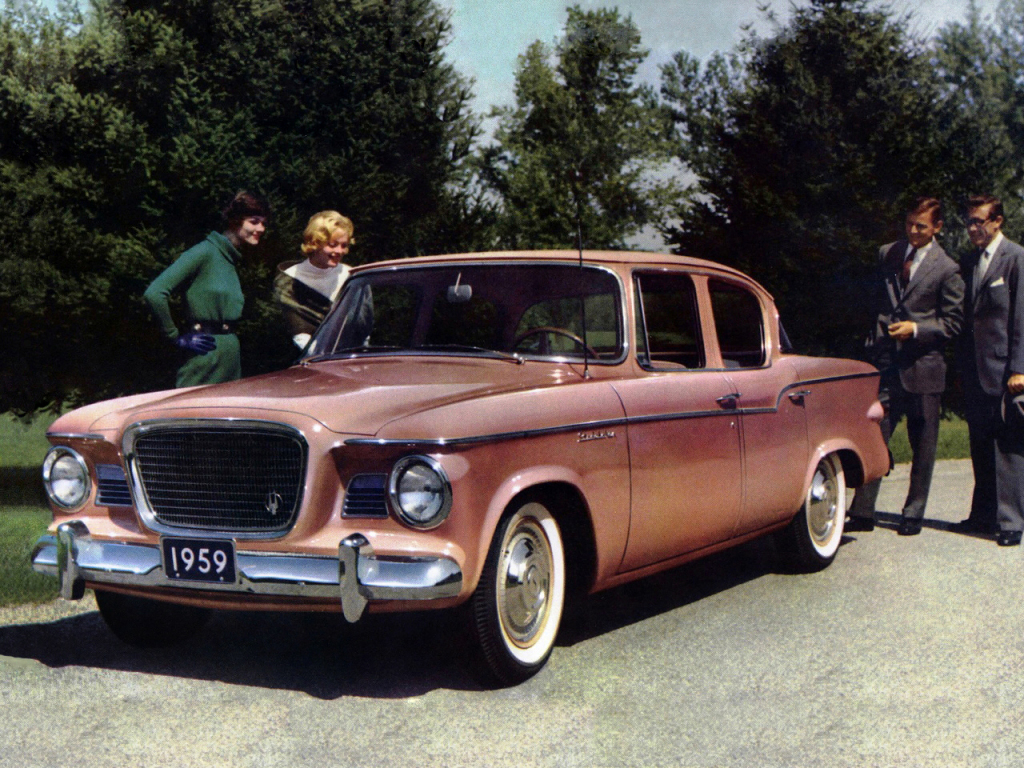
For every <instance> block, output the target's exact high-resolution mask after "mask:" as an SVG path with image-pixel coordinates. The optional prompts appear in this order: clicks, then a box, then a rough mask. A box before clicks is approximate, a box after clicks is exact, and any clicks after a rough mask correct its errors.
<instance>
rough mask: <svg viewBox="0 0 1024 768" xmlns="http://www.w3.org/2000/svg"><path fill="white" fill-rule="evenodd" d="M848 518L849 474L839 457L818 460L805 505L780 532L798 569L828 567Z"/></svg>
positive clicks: (786, 551)
mask: <svg viewBox="0 0 1024 768" xmlns="http://www.w3.org/2000/svg"><path fill="white" fill-rule="evenodd" d="M845 518H846V477H845V475H844V474H843V464H842V462H841V461H840V460H839V456H838V455H836V454H834V453H830V454H829V455H828V456H825V457H824V458H823V459H821V461H819V462H818V466H817V467H816V468H815V470H814V477H812V478H811V485H810V487H809V488H808V489H807V496H806V497H805V498H804V503H803V506H802V507H801V508H800V511H799V512H797V514H796V517H794V518H793V521H792V522H791V523H790V524H789V527H788V528H786V529H785V530H783V531H782V532H781V533H780V535H779V543H780V545H781V548H782V551H783V554H784V556H785V557H786V559H787V561H788V563H789V565H791V566H792V567H793V568H795V569H797V570H802V571H817V570H820V569H822V568H825V567H827V566H828V565H829V564H830V563H831V562H832V561H833V560H834V559H835V556H836V552H837V551H838V550H839V542H840V540H841V539H842V538H843V521H844V520H845Z"/></svg>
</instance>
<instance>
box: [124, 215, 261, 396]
mask: <svg viewBox="0 0 1024 768" xmlns="http://www.w3.org/2000/svg"><path fill="white" fill-rule="evenodd" d="M240 258H241V254H239V252H238V249H237V248H235V246H233V245H232V244H231V241H229V240H228V239H227V238H226V237H224V235H222V234H220V233H219V232H211V233H210V234H209V235H207V236H206V239H205V240H203V241H202V242H201V243H199V244H197V245H195V246H193V247H192V248H189V249H188V250H187V251H185V252H184V253H183V254H181V256H179V257H178V258H177V260H176V261H175V262H174V263H173V264H171V265H170V266H169V267H168V268H167V269H165V270H164V271H163V272H161V273H160V276H159V277H157V278H156V280H154V281H153V282H152V283H151V284H150V286H149V288H147V289H146V293H145V294H144V298H145V299H146V301H147V302H149V306H150V307H152V309H153V314H155V315H156V318H157V321H158V322H159V323H160V327H161V328H162V329H163V332H164V334H166V336H167V338H169V339H171V340H174V339H176V338H178V335H179V332H178V328H177V326H176V325H175V324H174V319H173V318H172V317H171V308H170V304H169V301H168V300H169V298H170V296H171V294H172V293H174V292H175V291H177V290H179V289H180V288H181V287H182V286H185V306H186V311H187V312H188V326H192V325H193V324H194V323H204V324H219V323H234V322H236V321H237V320H238V319H239V318H240V317H241V316H242V305H243V304H244V303H245V297H244V296H243V295H242V286H241V284H240V283H239V281H238V271H237V269H236V268H235V265H236V264H237V263H238V260H239V259H240ZM213 338H214V340H215V341H216V343H217V347H216V349H214V350H213V351H212V352H209V353H207V354H205V355H192V356H191V357H190V358H189V359H188V361H186V362H185V364H184V365H183V366H181V368H179V369H178V375H177V380H176V386H179V387H194V386H198V385H200V384H216V383H218V382H222V381H234V380H236V379H240V378H241V377H242V360H241V349H240V347H239V344H238V337H237V336H236V335H235V334H234V333H217V334H216V335H214V337H213Z"/></svg>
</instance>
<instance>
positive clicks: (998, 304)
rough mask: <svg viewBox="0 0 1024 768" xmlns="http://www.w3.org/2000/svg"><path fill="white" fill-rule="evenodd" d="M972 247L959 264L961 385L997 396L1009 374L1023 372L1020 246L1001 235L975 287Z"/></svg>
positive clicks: (1022, 256) (1022, 252)
mask: <svg viewBox="0 0 1024 768" xmlns="http://www.w3.org/2000/svg"><path fill="white" fill-rule="evenodd" d="M980 256H981V253H980V252H979V251H973V252H971V253H969V254H968V255H967V256H965V257H964V258H963V260H962V262H961V266H962V269H963V273H964V277H965V278H966V285H967V288H966V290H967V298H966V304H965V314H964V334H963V336H962V337H961V341H960V343H959V344H958V353H959V355H958V356H959V359H960V366H961V372H962V373H963V377H964V386H965V389H966V390H967V391H968V392H970V390H971V388H972V387H980V388H981V390H982V391H983V392H984V393H985V394H986V395H992V396H995V397H998V396H1001V395H1002V394H1003V392H1004V391H1005V389H1006V380H1007V379H1008V378H1009V377H1010V374H1011V373H1024V311H1022V310H1024V307H1022V306H1020V305H1019V301H1020V293H1019V286H1020V281H1021V271H1022V270H1024V248H1021V247H1020V246H1019V245H1017V243H1014V242H1012V241H1010V240H1007V239H1006V238H1003V242H1002V243H1001V244H1000V246H999V249H998V250H997V251H996V252H995V253H994V254H993V256H992V261H991V262H990V263H989V268H988V271H987V272H986V273H985V276H984V277H983V278H982V280H981V284H980V285H975V284H974V268H975V267H976V266H977V264H978V258H979V257H980Z"/></svg>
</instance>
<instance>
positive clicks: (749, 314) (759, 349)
mask: <svg viewBox="0 0 1024 768" xmlns="http://www.w3.org/2000/svg"><path fill="white" fill-rule="evenodd" d="M708 290H709V292H710V294H711V309H712V312H713V313H714V317H715V329H716V330H717V333H718V348H719V349H720V350H721V352H722V361H723V362H724V363H725V367H726V368H760V367H761V366H762V365H764V363H765V353H764V316H763V314H762V312H761V302H759V301H758V300H757V297H756V296H754V294H752V293H751V292H750V291H748V290H746V289H745V288H742V287H741V286H738V285H735V284H733V283H727V282H724V281H720V280H709V281H708Z"/></svg>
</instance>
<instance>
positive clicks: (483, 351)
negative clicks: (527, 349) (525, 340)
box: [414, 344, 526, 365]
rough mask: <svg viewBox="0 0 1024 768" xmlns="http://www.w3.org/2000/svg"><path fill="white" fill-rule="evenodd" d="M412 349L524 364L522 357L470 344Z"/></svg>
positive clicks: (432, 345) (424, 345) (424, 346)
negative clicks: (495, 358) (482, 356)
mask: <svg viewBox="0 0 1024 768" xmlns="http://www.w3.org/2000/svg"><path fill="white" fill-rule="evenodd" d="M414 349H417V350H420V349H423V350H427V351H430V352H435V351H436V352H473V353H475V354H479V355H487V356H488V357H497V358H499V359H501V360H508V361H509V362H513V363H518V364H520V365H522V364H523V363H524V362H526V361H525V360H524V359H523V357H522V356H520V355H517V354H515V353H514V352H502V351H500V350H497V349H487V348H486V347H474V346H473V345H472V344H418V345H417V346H415V347H414Z"/></svg>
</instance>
